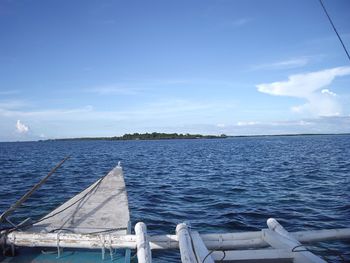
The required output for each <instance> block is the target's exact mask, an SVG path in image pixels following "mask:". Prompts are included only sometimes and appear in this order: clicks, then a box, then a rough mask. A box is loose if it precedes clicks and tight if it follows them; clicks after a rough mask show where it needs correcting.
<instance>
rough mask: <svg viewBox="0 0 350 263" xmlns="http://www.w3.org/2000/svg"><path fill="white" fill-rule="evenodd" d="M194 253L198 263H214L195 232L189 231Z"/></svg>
mask: <svg viewBox="0 0 350 263" xmlns="http://www.w3.org/2000/svg"><path fill="white" fill-rule="evenodd" d="M190 235H191V238H192V243H193V248H194V252H195V254H196V257H197V261H198V262H200V263H214V260H213V258H212V257H211V254H210V252H209V250H208V249H207V247H206V246H205V244H204V242H203V240H202V238H201V236H200V235H199V233H198V232H197V231H190Z"/></svg>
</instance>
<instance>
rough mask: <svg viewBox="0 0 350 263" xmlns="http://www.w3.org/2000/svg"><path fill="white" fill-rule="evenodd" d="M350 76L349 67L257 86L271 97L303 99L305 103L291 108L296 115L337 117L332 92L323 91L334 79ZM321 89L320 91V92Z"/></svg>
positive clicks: (335, 97)
mask: <svg viewBox="0 0 350 263" xmlns="http://www.w3.org/2000/svg"><path fill="white" fill-rule="evenodd" d="M345 75H350V67H337V68H332V69H326V70H321V71H316V72H311V73H305V74H297V75H292V76H289V78H288V80H287V81H277V82H272V83H266V84H259V85H257V86H256V87H257V89H258V91H259V92H262V93H266V94H269V95H273V96H289V97H295V98H301V99H305V100H306V101H307V103H305V104H303V105H298V106H294V107H292V109H291V110H292V111H294V112H298V113H310V114H312V115H315V116H338V115H340V114H341V105H340V103H339V102H338V99H337V96H336V94H335V93H334V92H333V91H330V90H329V89H325V87H326V86H328V85H330V84H331V83H332V82H333V80H334V79H335V78H336V77H340V76H345ZM321 89H322V90H321Z"/></svg>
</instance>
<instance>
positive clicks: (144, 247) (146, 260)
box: [135, 222, 152, 263]
mask: <svg viewBox="0 0 350 263" xmlns="http://www.w3.org/2000/svg"><path fill="white" fill-rule="evenodd" d="M135 233H136V244H137V261H138V262H139V263H152V254H151V247H150V245H149V242H148V237H147V227H146V225H145V224H144V223H142V222H138V223H137V224H136V225H135Z"/></svg>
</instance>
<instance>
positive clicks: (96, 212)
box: [26, 166, 130, 234]
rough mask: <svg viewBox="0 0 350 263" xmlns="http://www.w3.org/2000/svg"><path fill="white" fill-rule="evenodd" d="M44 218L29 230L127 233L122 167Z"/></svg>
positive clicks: (127, 216) (127, 222)
mask: <svg viewBox="0 0 350 263" xmlns="http://www.w3.org/2000/svg"><path fill="white" fill-rule="evenodd" d="M41 220H42V221H40V222H38V223H36V224H34V225H33V227H31V228H29V229H27V230H26V232H46V233H48V232H58V231H60V232H72V233H77V234H89V233H99V232H106V233H109V232H113V233H118V234H127V229H128V224H129V220H130V216H129V207H128V199H127V193H126V189H125V182H124V177H123V171H122V168H121V167H119V166H117V167H115V168H114V169H113V170H112V171H110V172H109V173H108V174H107V175H106V176H104V177H102V178H101V179H99V180H97V181H96V182H95V183H94V184H92V185H91V186H90V187H88V188H87V189H85V190H84V191H82V192H81V193H79V194H78V195H76V196H74V197H73V198H71V199H70V200H68V201H67V202H65V203H64V204H62V205H61V206H59V207H58V208H56V209H55V210H53V211H52V212H51V213H49V214H48V215H46V216H45V217H44V218H43V219H41Z"/></svg>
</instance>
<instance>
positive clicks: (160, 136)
mask: <svg viewBox="0 0 350 263" xmlns="http://www.w3.org/2000/svg"><path fill="white" fill-rule="evenodd" d="M227 137H228V136H226V135H225V134H221V135H220V136H216V135H201V134H188V133H186V134H181V133H180V134H178V133H159V132H152V133H133V134H124V135H123V136H114V137H84V138H68V139H55V140H107V141H124V140H171V139H217V138H221V139H223V138H227Z"/></svg>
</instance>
